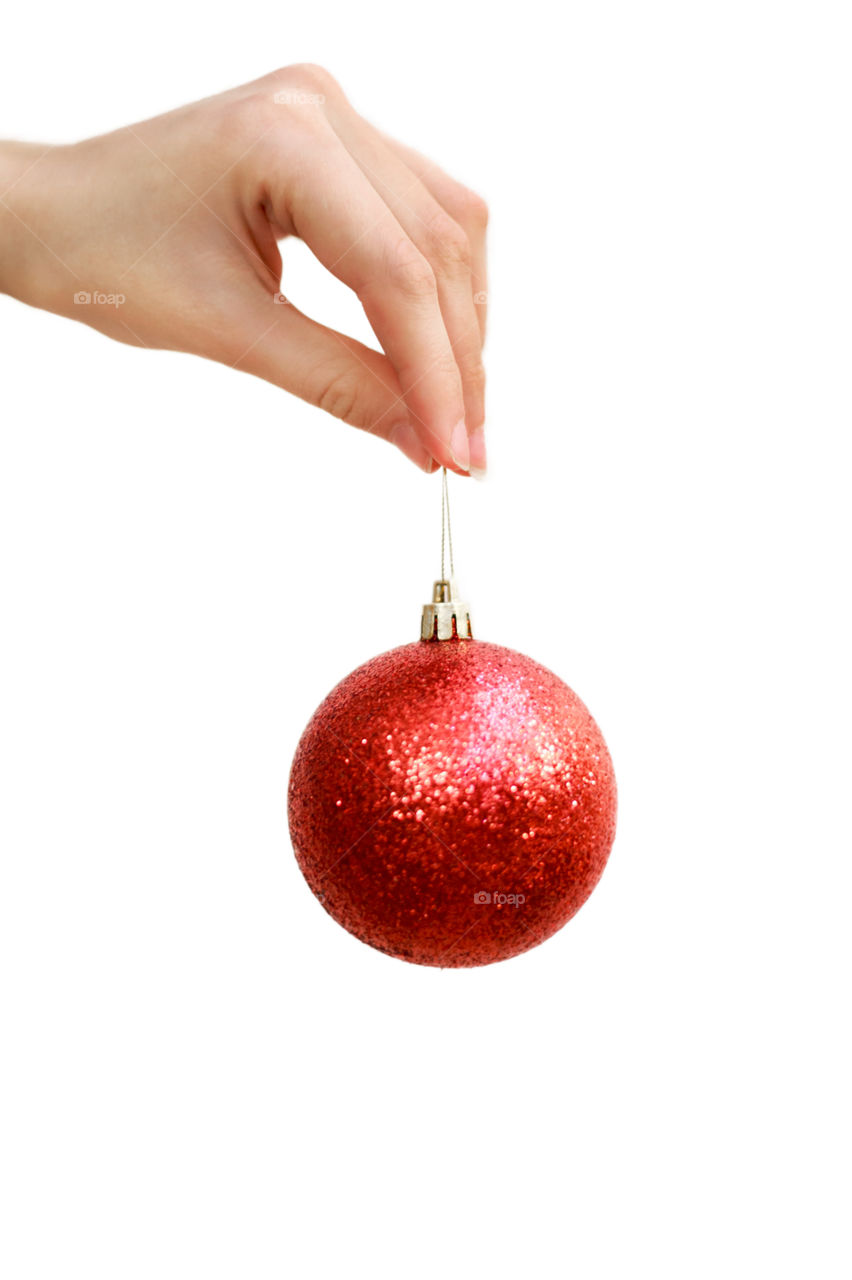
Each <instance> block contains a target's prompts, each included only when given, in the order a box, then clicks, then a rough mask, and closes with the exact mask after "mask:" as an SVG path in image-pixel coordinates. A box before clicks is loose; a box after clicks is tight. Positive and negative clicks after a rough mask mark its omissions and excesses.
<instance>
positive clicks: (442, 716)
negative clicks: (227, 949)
mask: <svg viewBox="0 0 852 1280" xmlns="http://www.w3.org/2000/svg"><path fill="white" fill-rule="evenodd" d="M289 815H290V834H291V837H292V840H293V846H294V848H295V851H296V857H297V858H298V860H299V865H300V866H301V868H302V871H303V873H304V875H305V879H306V880H307V882H308V884H309V885H310V887H311V889H312V890H313V892H314V893H315V894H316V896H317V897H318V898H319V900H320V902H321V903H322V905H323V906H324V907H325V909H326V911H328V912H329V913H330V914H331V915H332V916H333V917H334V919H335V920H337V922H338V923H339V924H342V925H343V927H344V928H345V929H348V930H349V932H350V933H354V934H355V936H356V938H360V939H361V941H362V942H367V943H369V944H370V946H372V947H376V948H377V949H378V950H379V951H384V952H386V953H387V954H388V955H392V956H397V957H398V958H399V959H401V960H409V961H412V962H413V963H415V964H427V965H439V966H442V967H448V968H458V967H462V966H467V965H481V964H491V963H493V962H494V961H495V960H506V959H508V958H509V957H510V956H515V955H518V954H519V953H520V952H522V951H528V950H529V949H530V947H534V946H536V945H537V944H538V943H540V942H543V941H544V940H545V938H549V937H550V936H551V934H553V933H556V931H557V929H561V928H562V926H563V925H564V924H565V923H566V921H567V920H569V919H570V918H571V916H573V915H574V912H575V911H577V910H578V908H579V907H581V906H582V904H583V903H584V902H585V900H586V898H587V897H588V896H589V894H590V893H591V892H592V889H593V888H594V887H595V885H596V884H597V882H598V880H599V878H600V876H601V873H602V872H603V869H604V866H605V864H606V860H607V858H608V856H609V851H610V848H611V846H612V842H613V839H614V837H615V815H616V788H615V776H614V774H613V769H612V761H611V760H610V756H609V752H608V751H607V748H606V743H605V742H604V740H603V737H602V735H601V732H600V730H599V729H598V727H597V725H596V724H595V722H594V720H593V719H592V717H591V715H590V714H589V712H588V710H587V709H586V707H585V706H584V704H583V703H582V702H581V701H580V699H579V698H578V697H577V695H576V694H575V693H573V692H572V690H571V689H569V688H568V686H567V685H566V684H564V683H563V682H562V681H561V680H560V679H559V678H558V677H557V676H555V675H554V674H553V672H552V671H548V670H547V668H546V667H542V666H540V665H539V664H538V663H537V662H533V661H532V659H531V658H527V657H525V656H524V655H523V654H521V653H516V652H515V651H514V650H512V649H504V648H502V647H501V646H500V645H496V644H488V643H486V642H484V641H481V640H449V641H426V640H419V641H416V642H415V643H414V644H407V645H403V646H402V647H401V648H399V649H392V650H391V651H390V652H388V653H383V654H381V655H380V656H379V657H377V658H373V659H372V661H370V662H367V663H365V665H364V666H362V667H359V668H358V670H357V671H353V672H352V674H351V675H349V676H347V677H346V679H345V680H343V681H341V683H340V684H339V685H337V687H336V688H335V689H333V690H332V692H331V693H330V694H329V695H328V697H327V698H326V700H325V701H324V702H323V703H322V705H321V706H320V707H319V708H318V709H317V711H316V712H315V714H314V715H313V717H312V719H311V720H310V722H309V724H308V726H307V728H306V729H305V732H304V734H303V735H302V738H301V741H300V743H299V746H298V748H297V751H296V755H295V758H294V760H293V767H292V770H291V773H290V786H289Z"/></svg>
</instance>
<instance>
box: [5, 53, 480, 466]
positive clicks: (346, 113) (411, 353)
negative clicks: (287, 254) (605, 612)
mask: <svg viewBox="0 0 852 1280" xmlns="http://www.w3.org/2000/svg"><path fill="white" fill-rule="evenodd" d="M486 221H487V210H486V207H485V204H484V203H483V201H482V200H481V199H480V197H479V196H477V195H476V194H475V193H474V192H472V191H469V190H468V189H467V188H465V187H463V186H461V185H460V184H459V183H458V182H456V181H454V180H453V179H452V178H449V177H448V176H447V175H446V174H445V173H443V172H442V171H441V170H440V169H439V168H438V166H437V165H435V164H433V163H432V162H431V161H430V160H427V159H426V158H425V157H423V156H421V155H419V154H418V153H417V152H416V151H412V150H411V149H410V148H408V147H405V146H403V145H402V144H400V143H398V142H396V141H395V140H394V139H393V138H390V137H388V136H387V135H386V134H384V133H381V132H380V131H379V130H378V129H376V128H374V127H373V126H372V125H370V124H368V123H367V121H366V120H364V119H362V118H361V116H359V115H358V114H357V112H356V111H355V110H354V109H353V108H352V106H351V105H350V103H349V102H348V101H347V99H346V97H345V95H344V94H343V91H342V90H341V88H340V86H339V85H338V84H337V82H336V81H335V80H334V79H333V77H332V76H330V75H329V74H328V72H326V71H324V70H323V69H322V68H319V67H315V66H293V67H286V68H284V69H282V70H279V71H275V72H273V73H272V74H271V75H268V76H265V77H263V79H261V80H255V81H254V82H252V83H251V84H247V85H243V86H241V87H240V88H238V89H233V90H231V91H229V92H227V93H223V94H220V95H218V96H217V97H213V98H207V99H205V100H204V101H202V102H196V103H193V104H191V105H190V106H186V107H182V108H180V109H179V110H176V111H171V112H169V113H168V114H166V115H162V116H157V117H156V118H155V119H152V120H146V121H144V122H142V123H141V124H136V125H133V126H130V127H127V128H123V129H118V130H116V131H115V132H113V133H108V134H104V135H103V136H101V137H97V138H90V139H87V140H86V141H84V142H79V143H75V144H74V145H71V146H58V147H50V146H43V145H35V144H25V143H16V142H7V143H0V291H2V292H6V293H8V294H11V295H12V296H13V297H15V298H18V299H20V300H21V301H23V302H26V303H29V304H31V305H33V306H36V307H41V308H44V309H46V310H48V311H53V312H55V313H57V314H59V315H63V316H66V317H68V318H71V319H75V320H81V321H83V322H84V323H86V324H89V325H91V326H92V327H93V328H95V329H98V330H100V332H101V333H105V334H107V335H108V336H109V337H111V338H116V339H118V341H120V342H126V343H130V344H132V345H135V346H146V347H155V348H160V349H166V350H173V351H186V352H190V353H192V354H194V355H200V356H206V357H208V358H209V359H212V360H218V361H220V362H222V363H223V364H227V365H230V366H232V367H233V368H235V369H240V370H243V371H245V372H247V373H251V374H254V375H256V376H257V377H260V378H264V379H266V380H267V381H268V382H272V383H274V384H275V385H276V386H278V387H282V388H283V389H284V390H285V391H290V392H292V393H293V394H294V395H297V396H300V397H301V398H302V399H303V400H307V401H308V402H309V403H311V404H314V405H316V406H318V407H319V408H321V409H323V410H325V411H327V412H328V413H331V414H333V415H334V416H335V417H337V418H341V419H342V420H343V421H344V422H347V423H349V424H350V425H351V426H353V427H358V428H361V429H363V430H365V431H369V432H371V433H372V434H373V435H377V436H379V437H381V438H382V439H384V440H388V441H389V442H391V443H392V444H394V445H396V446H397V447H398V448H399V449H400V450H401V451H402V452H403V453H404V454H405V456H406V457H408V458H410V459H411V461H413V462H415V463H416V464H417V465H418V466H420V467H422V468H423V470H425V471H434V470H437V468H438V467H439V466H446V467H448V468H450V469H452V470H454V471H456V472H458V473H460V474H474V475H481V474H484V471H485V439H484V434H483V425H484V421H485V408H484V372H483V367H482V343H483V339H484V336H485V305H484V302H485V297H486V293H485V291H486V289H487V280H486V259H485V228H486ZM286 236H298V237H300V238H301V239H302V240H304V241H305V243H306V244H307V245H308V247H309V248H310V249H311V251H312V252H313V253H314V254H315V255H316V257H317V258H318V259H319V261H320V262H321V263H322V264H323V266H325V267H326V268H327V269H328V270H329V271H330V272H332V274H333V275H335V276H336V277H337V278H338V279H339V280H341V281H343V283H344V284H346V285H348V286H349V288H351V289H353V290H354V292H355V293H356V295H357V297H358V299H359V301H360V303H361V305H362V307H363V309H364V312H365V314H366V316H367V319H368V321H369V323H370V325H371V327H372V330H373V332H374V333H375V335H376V338H377V340H378V343H379V346H380V348H381V350H373V349H371V348H370V347H367V346H365V345H364V344H363V343H360V342H357V341H356V340H355V339H354V338H351V337H349V336H347V335H346V334H342V333H338V332H336V331H335V330H333V329H330V328H327V327H326V326H325V325H323V324H320V323H319V322H318V321H316V320H314V319H312V318H311V317H309V316H307V315H305V314H304V313H303V312H301V311H299V310H298V308H297V307H295V306H294V305H293V304H292V303H290V302H289V301H287V300H286V299H285V298H284V296H283V295H282V294H281V293H280V289H281V269H282V263H281V255H280V252H279V248H278V242H279V241H280V240H282V239H284V237H286ZM87 297H88V301H87V300H86V299H87Z"/></svg>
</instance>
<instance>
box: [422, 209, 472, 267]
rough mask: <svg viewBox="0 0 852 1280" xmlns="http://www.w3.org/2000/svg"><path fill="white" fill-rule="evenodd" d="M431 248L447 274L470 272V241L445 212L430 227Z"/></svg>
mask: <svg viewBox="0 0 852 1280" xmlns="http://www.w3.org/2000/svg"><path fill="white" fill-rule="evenodd" d="M429 247H430V253H431V256H432V258H433V259H434V260H435V261H436V262H437V263H438V265H439V266H440V267H441V269H442V270H443V271H444V272H446V273H447V274H450V275H459V274H464V273H465V272H467V271H469V270H470V241H469V240H468V238H467V235H466V234H465V232H464V231H463V230H462V228H461V227H460V226H459V224H458V223H457V222H456V220H455V218H451V217H450V215H449V214H448V213H445V212H444V211H443V210H441V212H440V213H438V214H436V215H435V217H434V218H433V219H432V221H431V223H430V225H429Z"/></svg>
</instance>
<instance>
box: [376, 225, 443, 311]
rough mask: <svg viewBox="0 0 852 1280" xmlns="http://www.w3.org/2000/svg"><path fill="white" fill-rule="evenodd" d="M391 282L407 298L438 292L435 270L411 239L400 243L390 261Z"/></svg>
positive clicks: (426, 295) (421, 296)
mask: <svg viewBox="0 0 852 1280" xmlns="http://www.w3.org/2000/svg"><path fill="white" fill-rule="evenodd" d="M388 275H389V277H390V281H391V284H392V285H393V287H394V288H396V289H398V290H399V292H400V293H402V294H404V295H405V296H406V297H407V298H415V299H416V298H431V297H433V296H434V295H435V294H436V292H437V283H436V280H435V272H434V271H433V270H432V267H431V265H430V263H429V261H428V259H427V258H426V257H425V256H424V255H423V254H422V253H420V251H419V250H418V249H416V248H415V247H414V245H413V244H412V243H411V241H410V240H408V241H403V242H402V244H400V245H398V246H397V248H396V249H395V251H394V252H393V254H392V255H391V257H390V261H389V262H388Z"/></svg>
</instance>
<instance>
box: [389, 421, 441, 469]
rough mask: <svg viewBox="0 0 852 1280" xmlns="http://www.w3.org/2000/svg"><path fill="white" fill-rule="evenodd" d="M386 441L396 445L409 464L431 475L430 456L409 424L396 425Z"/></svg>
mask: <svg viewBox="0 0 852 1280" xmlns="http://www.w3.org/2000/svg"><path fill="white" fill-rule="evenodd" d="M388 439H389V440H390V442H391V444H395V445H396V447H397V449H399V451H400V452H401V453H404V454H405V456H406V458H408V459H409V461H410V462H413V463H414V465H415V466H417V467H420V468H421V470H422V471H425V472H426V473H427V474H431V471H432V455H431V453H430V452H429V450H428V449H427V448H426V447H425V445H423V444H422V443H421V441H420V438H419V436H418V435H417V432H416V431H415V430H414V428H413V427H412V425H411V423H410V422H400V423H398V425H397V426H395V427H394V428H393V430H392V431H391V433H390V435H389V436H388Z"/></svg>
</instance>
